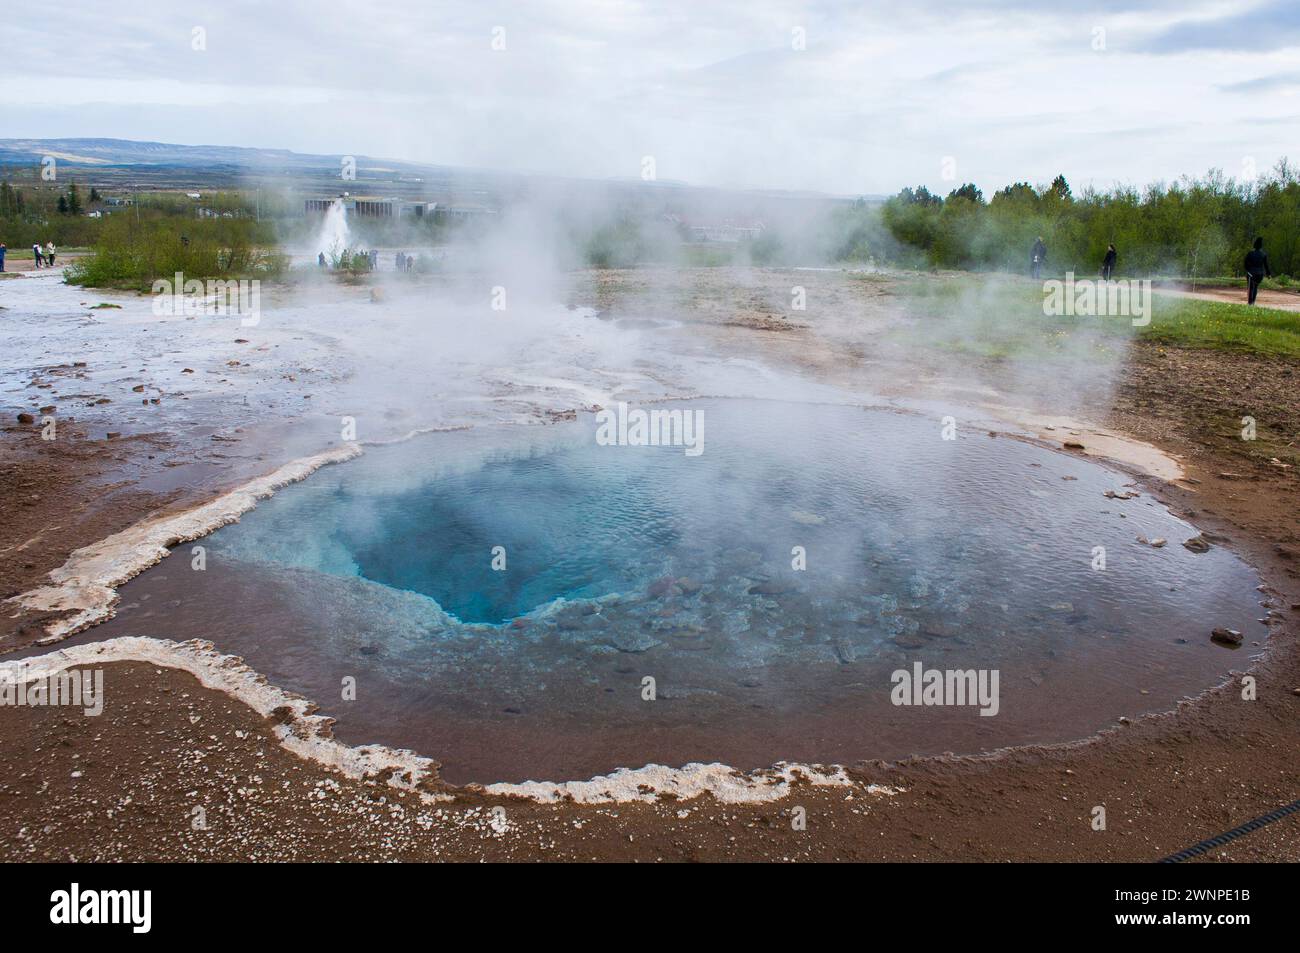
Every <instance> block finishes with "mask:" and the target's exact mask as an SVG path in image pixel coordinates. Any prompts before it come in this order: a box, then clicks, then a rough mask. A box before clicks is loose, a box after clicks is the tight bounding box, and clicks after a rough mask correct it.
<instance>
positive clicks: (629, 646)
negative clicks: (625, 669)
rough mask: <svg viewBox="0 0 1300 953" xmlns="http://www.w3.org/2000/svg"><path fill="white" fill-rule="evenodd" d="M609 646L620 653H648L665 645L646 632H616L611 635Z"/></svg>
mask: <svg viewBox="0 0 1300 953" xmlns="http://www.w3.org/2000/svg"><path fill="white" fill-rule="evenodd" d="M609 644H610V645H612V646H614V648H616V649H618V650H619V651H620V652H648V651H649V650H650V649H652V648H654V647H655V646H657V645H663V643H662V642H660V641H659V640H658V639H656V638H653V637H651V636H649V635H646V634H645V633H644V632H615V633H613V634H612V635H610V637H609Z"/></svg>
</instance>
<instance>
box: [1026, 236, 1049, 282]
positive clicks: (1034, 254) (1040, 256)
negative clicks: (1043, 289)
mask: <svg viewBox="0 0 1300 953" xmlns="http://www.w3.org/2000/svg"><path fill="white" fill-rule="evenodd" d="M1029 257H1030V264H1031V265H1032V266H1033V275H1034V277H1035V278H1038V277H1040V276H1041V275H1042V271H1043V262H1045V261H1047V245H1046V244H1045V243H1044V242H1043V236H1042V235H1039V236H1038V239H1037V240H1036V241H1035V242H1034V247H1033V248H1032V249H1030V251H1029Z"/></svg>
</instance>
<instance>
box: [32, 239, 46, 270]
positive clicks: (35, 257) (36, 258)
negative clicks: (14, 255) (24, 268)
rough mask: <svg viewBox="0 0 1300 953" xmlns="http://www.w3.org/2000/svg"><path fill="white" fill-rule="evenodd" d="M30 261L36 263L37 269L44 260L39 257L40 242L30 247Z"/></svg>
mask: <svg viewBox="0 0 1300 953" xmlns="http://www.w3.org/2000/svg"><path fill="white" fill-rule="evenodd" d="M32 261H34V262H35V263H36V265H35V266H36V267H37V268H39V267H41V262H42V261H44V259H43V258H42V257H41V243H40V242H36V243H35V244H34V245H32Z"/></svg>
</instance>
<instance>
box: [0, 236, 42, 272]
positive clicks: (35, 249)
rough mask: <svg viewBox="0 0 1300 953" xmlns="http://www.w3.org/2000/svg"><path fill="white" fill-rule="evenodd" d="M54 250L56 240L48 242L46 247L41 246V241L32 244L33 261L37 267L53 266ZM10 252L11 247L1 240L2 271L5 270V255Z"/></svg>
mask: <svg viewBox="0 0 1300 953" xmlns="http://www.w3.org/2000/svg"><path fill="white" fill-rule="evenodd" d="M54 252H55V248H54V242H46V244H45V247H44V248H41V243H40V242H37V243H36V244H34V245H32V261H33V263H34V265H35V267H37V268H40V267H41V266H42V265H44V266H45V267H46V268H53V267H54ZM8 253H9V247H8V246H7V245H6V244H5V243H4V242H0V271H4V270H5V256H6V255H7V254H8Z"/></svg>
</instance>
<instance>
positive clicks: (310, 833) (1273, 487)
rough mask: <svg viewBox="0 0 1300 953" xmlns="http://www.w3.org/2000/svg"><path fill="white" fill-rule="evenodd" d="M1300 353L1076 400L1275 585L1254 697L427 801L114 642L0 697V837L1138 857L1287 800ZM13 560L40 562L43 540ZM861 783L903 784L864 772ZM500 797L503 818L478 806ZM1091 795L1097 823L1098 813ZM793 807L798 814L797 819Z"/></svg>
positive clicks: (72, 475)
mask: <svg viewBox="0 0 1300 953" xmlns="http://www.w3.org/2000/svg"><path fill="white" fill-rule="evenodd" d="M752 333H760V332H752ZM1297 371H1300V367H1297V366H1296V364H1295V363H1294V362H1286V361H1280V360H1265V359H1259V358H1254V357H1247V356H1240V355H1234V354H1227V353H1223V352H1217V351H1189V350H1180V349H1173V348H1167V347H1166V348H1157V347H1152V346H1144V345H1138V346H1135V347H1134V349H1133V350H1132V352H1131V353H1130V356H1129V359H1128V363H1127V365H1126V367H1125V369H1124V373H1123V376H1122V379H1121V381H1120V388H1119V393H1118V395H1117V397H1116V398H1115V399H1114V401H1113V403H1112V404H1111V405H1109V406H1107V407H1094V408H1090V411H1091V414H1092V416H1093V419H1096V420H1099V421H1101V422H1103V423H1106V424H1108V425H1109V426H1112V427H1114V428H1116V429H1119V430H1122V431H1124V432H1127V433H1130V434H1133V435H1135V436H1137V437H1141V438H1143V439H1148V440H1150V441H1151V442H1153V443H1155V444H1157V445H1159V446H1161V447H1163V448H1165V449H1167V450H1169V451H1171V452H1173V453H1175V454H1177V455H1179V456H1180V457H1181V458H1182V459H1183V460H1184V462H1185V463H1186V465H1187V470H1188V477H1189V479H1188V480H1187V481H1186V485H1184V486H1175V487H1159V488H1156V487H1152V488H1151V489H1152V490H1153V491H1154V492H1156V493H1157V495H1158V496H1159V497H1160V498H1161V499H1163V500H1165V501H1166V502H1167V503H1168V504H1169V505H1170V506H1171V507H1172V508H1173V509H1174V510H1175V511H1176V512H1178V513H1180V514H1183V515H1187V516H1188V517H1189V518H1191V519H1192V520H1194V521H1195V522H1196V523H1197V525H1198V526H1201V527H1203V528H1204V529H1205V530H1207V531H1208V532H1209V533H1211V534H1214V535H1215V536H1216V537H1218V538H1219V539H1220V540H1221V541H1223V542H1226V543H1227V544H1228V545H1231V546H1232V547H1233V548H1234V549H1236V550H1237V551H1238V552H1240V553H1241V554H1242V555H1243V556H1244V557H1245V558H1247V559H1248V560H1250V561H1251V562H1252V563H1253V564H1254V565H1255V566H1257V567H1258V568H1259V569H1260V571H1261V573H1262V575H1263V576H1264V578H1265V580H1266V582H1267V584H1268V586H1269V587H1270V588H1271V590H1272V602H1273V604H1274V606H1275V607H1276V609H1275V611H1276V616H1275V617H1274V620H1273V626H1272V635H1271V637H1270V639H1269V641H1268V645H1267V649H1268V650H1267V652H1266V653H1263V654H1262V657H1261V652H1260V649H1259V648H1258V647H1253V646H1246V647H1245V648H1243V649H1241V650H1239V651H1238V652H1237V653H1236V655H1235V656H1231V657H1232V658H1233V659H1234V660H1236V668H1237V669H1238V670H1245V669H1247V668H1250V669H1251V674H1252V675H1253V676H1254V678H1255V679H1256V681H1257V690H1256V694H1257V697H1256V698H1255V699H1254V700H1246V699H1244V698H1243V697H1242V695H1243V692H1242V687H1243V686H1242V682H1241V679H1240V678H1239V677H1238V678H1235V679H1234V680H1233V681H1230V682H1229V683H1228V684H1226V685H1224V686H1223V687H1221V688H1219V689H1216V690H1214V691H1211V692H1207V693H1206V694H1205V695H1204V696H1202V697H1201V698H1199V699H1197V700H1196V701H1195V702H1191V703H1186V704H1184V705H1182V706H1180V707H1179V708H1178V709H1177V710H1176V711H1174V712H1171V713H1169V714H1166V715H1160V716H1153V717H1149V718H1145V719H1140V720H1138V721H1136V722H1133V723H1131V724H1123V723H1120V722H1119V718H1120V716H1123V715H1125V714H1126V713H1125V712H1116V713H1115V714H1116V719H1117V724H1116V727H1115V728H1113V729H1110V730H1108V731H1107V732H1104V733H1103V734H1102V735H1100V736H1098V737H1096V738H1093V739H1089V740H1087V741H1084V742H1080V743H1077V744H1072V745H1065V746H1057V747H1053V748H1023V749H1015V750H1011V751H1007V752H1003V753H1000V754H998V755H995V756H988V757H979V758H939V759H923V760H916V761H910V762H904V763H900V764H893V765H885V764H861V765H857V766H855V767H854V768H853V770H852V775H853V777H854V778H855V780H856V781H857V782H859V783H858V784H856V785H855V786H853V787H849V788H845V787H814V786H811V785H810V786H807V787H804V788H802V789H799V790H797V791H796V792H795V793H794V794H792V795H791V796H790V797H788V798H786V799H784V800H781V801H776V802H772V803H767V804H760V805H729V804H721V803H719V802H717V801H715V800H713V799H712V798H711V797H709V796H707V795H706V796H704V797H701V798H698V799H695V800H692V801H686V802H677V801H674V800H671V799H667V798H659V799H657V800H655V801H654V802H653V803H633V804H618V805H574V804H562V805H541V804H535V803H531V802H523V801H517V800H502V799H493V798H489V797H485V796H483V795H481V794H476V793H473V792H467V793H466V794H465V795H464V796H463V797H462V798H460V799H458V800H456V801H453V802H449V803H444V804H441V805H429V804H421V803H418V802H417V801H416V800H415V798H414V796H413V795H402V794H400V793H399V792H397V791H395V790H393V789H391V788H389V787H387V786H385V785H384V784H383V781H382V779H374V780H368V781H354V780H349V779H347V778H344V777H341V776H339V775H337V774H335V773H333V772H331V771H329V770H327V769H325V768H322V767H320V766H318V765H316V764H313V763H310V762H305V761H303V760H301V759H299V758H297V757H296V756H294V755H292V754H290V753H288V752H287V751H285V750H284V749H282V748H281V747H279V745H278V744H277V743H276V741H275V739H274V736H273V734H272V726H271V724H270V723H269V722H267V721H264V720H263V719H261V718H259V717H257V716H256V715H254V714H253V713H252V712H251V710H249V709H248V708H246V707H244V706H243V705H242V704H239V703H237V702H235V701H233V700H232V699H230V698H229V697H227V696H225V695H223V694H220V693H216V692H212V691H209V690H207V689H204V688H202V687H201V686H200V685H199V684H198V683H197V681H196V680H195V679H193V678H192V677H191V676H189V675H187V674H184V673H180V672H176V671H169V670H162V669H158V668H156V667H154V666H151V665H143V664H138V663H118V664H114V665H110V666H108V667H107V670H106V682H107V692H108V697H109V698H110V699H111V700H112V704H111V705H110V706H109V707H108V708H107V709H106V710H105V712H104V713H103V714H102V715H100V716H98V717H93V718H87V717H83V716H82V715H81V714H80V712H72V711H58V710H54V709H39V708H37V709H32V708H10V707H5V708H0V764H3V766H4V768H5V771H4V777H3V779H0V829H3V830H4V831H5V832H6V836H5V837H4V839H3V844H4V846H3V854H0V856H3V858H4V859H6V860H21V859H52V860H79V861H84V860H110V859H111V860H150V859H195V860H203V859H219V860H308V859H318V860H390V859H405V860H480V859H490V860H592V859H598V860H644V861H655V860H666V861H681V860H686V861H708V860H746V859H755V860H758V859H764V860H778V861H779V860H954V861H955V860H1054V861H1073V860H1127V861H1148V860H1155V859H1158V858H1160V857H1162V856H1165V855H1168V854H1170V853H1173V852H1174V851H1177V850H1179V849H1181V848H1184V847H1187V846H1189V845H1190V844H1192V843H1194V842H1197V841H1200V840H1201V839H1203V838H1206V837H1209V836H1212V835H1214V834H1218V833H1220V832H1222V831H1224V830H1227V829H1229V828H1232V827H1234V826H1236V825H1238V824H1241V823H1243V822H1245V821H1247V820H1249V819H1251V818H1253V817H1256V816H1258V815H1261V814H1264V813H1266V812H1268V811H1271V810H1273V809H1275V808H1277V807H1279V806H1281V805H1283V804H1286V803H1289V802H1290V801H1293V800H1295V799H1296V798H1297V797H1300V692H1298V691H1297V690H1300V650H1298V648H1297V635H1298V633H1297V626H1296V618H1297V615H1300V609H1297V608H1296V607H1297V606H1300V491H1298V489H1297V478H1296V469H1295V468H1294V467H1287V466H1284V465H1281V464H1285V463H1287V462H1289V461H1293V460H1294V456H1295V447H1296V441H1297V435H1298V434H1300V396H1298V395H1297V388H1296V377H1295V374H1296V373H1297ZM1243 416H1252V417H1254V418H1255V419H1256V421H1257V426H1258V430H1259V439H1258V440H1256V441H1253V442H1247V441H1243V440H1241V439H1240V428H1241V424H1240V419H1241V418H1242V417H1243ZM1275 459H1276V460H1278V461H1279V463H1274V462H1272V461H1273V460H1275ZM47 463H48V466H50V467H52V468H53V469H51V470H49V471H48V472H44V471H43V473H44V475H43V479H42V482H43V483H45V484H46V485H50V484H57V485H58V486H60V487H61V489H60V490H59V491H58V492H59V493H60V494H61V498H62V499H64V500H65V501H66V502H67V504H68V505H69V506H72V505H75V504H76V502H77V501H78V500H80V501H81V505H85V504H86V501H87V500H88V499H91V498H93V497H94V496H95V494H96V493H97V492H98V489H97V487H96V485H95V483H94V482H93V481H91V480H90V476H91V475H93V473H94V472H96V471H97V467H94V466H92V465H91V464H90V463H87V462H86V461H84V460H81V461H77V460H71V459H70V461H69V463H68V465H67V466H66V467H65V468H63V469H60V468H59V466H58V463H57V461H47ZM30 478H31V471H29V470H26V469H24V468H21V467H17V468H6V469H5V470H4V471H3V472H0V479H3V480H4V485H3V486H0V493H3V499H5V500H6V501H7V502H6V505H5V512H6V519H5V521H4V525H3V526H0V553H4V554H5V562H6V563H8V562H9V560H11V559H12V558H13V556H12V553H13V552H14V550H15V547H17V546H19V545H21V544H24V543H26V542H27V541H29V540H31V539H32V538H33V537H35V536H37V534H39V533H41V532H42V531H44V530H45V527H46V525H47V524H48V523H49V522H51V521H52V520H51V517H50V514H49V513H48V511H45V512H43V513H42V509H43V508H40V507H37V506H30V507H29V506H12V505H10V502H12V501H16V500H17V499H19V498H20V494H22V493H26V494H29V495H30V494H31V493H34V492H38V491H37V490H35V489H32V488H31V487H29V486H27V485H24V482H23V481H28V480H30ZM37 502H38V503H39V502H41V501H37ZM11 513H14V514H16V518H15V519H13V520H11V519H9V515H10V514H11ZM38 513H40V514H41V515H40V516H39V517H38V515H37V514H38ZM52 522H56V523H57V520H54V521H52ZM83 528H84V529H85V533H86V535H85V537H84V538H81V539H76V538H75V537H76V533H71V534H70V535H68V536H65V537H58V539H59V542H58V543H57V544H56V543H51V544H50V545H51V546H52V547H53V548H51V549H50V551H49V553H48V554H47V555H48V558H51V559H52V558H54V556H55V555H56V550H58V549H59V548H60V546H63V547H67V546H70V545H73V544H80V543H84V542H88V541H90V540H91V539H93V538H97V537H98V536H100V535H102V532H101V530H102V528H103V527H98V526H95V525H94V523H93V521H87V525H86V526H85V527H83ZM51 538H53V537H51ZM36 545H37V544H35V543H33V544H31V546H29V547H28V549H31V548H33V547H34V546H36ZM28 561H32V562H33V569H34V568H35V567H36V563H37V561H36V560H35V559H31V560H28ZM39 568H41V569H45V568H52V567H44V566H41V567H39ZM33 569H27V570H26V572H31V571H33ZM24 575H25V573H23V572H19V573H16V574H15V576H14V579H15V580H16V579H17V578H18V577H21V576H24ZM10 584H11V585H12V584H13V583H12V582H11V583H10ZM1224 651H1225V653H1226V652H1228V651H1230V650H1227V649H1225V650H1224ZM428 753H429V754H433V755H435V756H436V752H428ZM867 783H876V784H883V785H887V786H889V787H890V788H893V789H897V790H898V793H895V794H893V795H880V794H872V793H870V792H868V791H867V789H866V784H867ZM498 806H499V807H502V808H504V814H503V815H500V814H494V813H493V811H492V808H493V807H498ZM1098 807H1101V808H1104V810H1105V821H1106V823H1105V830H1094V829H1093V828H1094V825H1093V819H1094V813H1095V808H1098ZM199 808H201V809H202V810H201V811H196V809H199ZM800 808H802V809H803V812H802V813H803V814H805V815H806V825H804V826H803V828H802V829H800V825H797V824H794V823H793V821H794V820H795V819H796V818H797V817H798V816H800V813H801V812H800V811H798V809H800ZM200 821H202V823H200ZM1207 859H1209V860H1268V861H1297V860H1300V819H1298V818H1297V816H1295V815H1292V816H1291V817H1289V818H1285V819H1283V820H1281V821H1279V822H1277V823H1274V824H1271V825H1268V826H1266V827H1264V828H1262V829H1260V830H1258V831H1255V832H1254V833H1251V834H1249V835H1247V836H1245V837H1243V838H1241V839H1239V840H1236V841H1234V842H1232V843H1231V844H1229V845H1228V846H1226V847H1224V848H1220V849H1218V850H1215V851H1212V852H1211V853H1210V854H1209V855H1208V856H1207Z"/></svg>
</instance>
